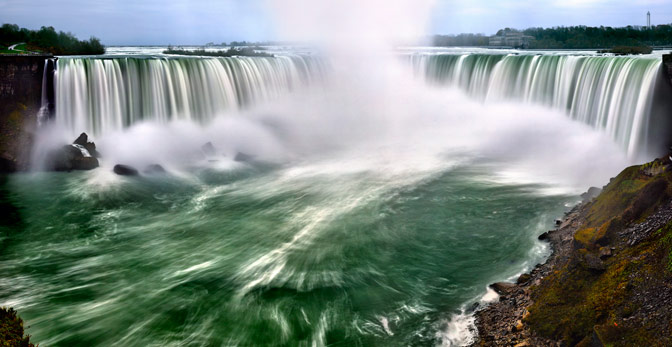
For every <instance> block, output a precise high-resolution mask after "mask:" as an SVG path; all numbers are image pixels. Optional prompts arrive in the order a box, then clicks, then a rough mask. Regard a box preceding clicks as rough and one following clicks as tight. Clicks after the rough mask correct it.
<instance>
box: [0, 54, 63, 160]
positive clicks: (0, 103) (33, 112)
mask: <svg viewBox="0 0 672 347" xmlns="http://www.w3.org/2000/svg"><path fill="white" fill-rule="evenodd" d="M49 58H52V57H51V56H19V55H16V56H9V55H0V173H1V172H14V171H22V170H26V169H28V165H29V159H30V152H31V149H32V143H33V136H34V133H35V129H36V127H37V116H38V113H39V110H40V106H41V104H42V79H43V76H44V69H45V62H46V61H47V59H49ZM48 65H49V66H48V67H47V69H48V70H47V76H48V82H53V68H54V64H53V63H50V64H48ZM47 86H51V88H48V89H51V90H49V95H50V96H51V97H52V100H53V83H47Z"/></svg>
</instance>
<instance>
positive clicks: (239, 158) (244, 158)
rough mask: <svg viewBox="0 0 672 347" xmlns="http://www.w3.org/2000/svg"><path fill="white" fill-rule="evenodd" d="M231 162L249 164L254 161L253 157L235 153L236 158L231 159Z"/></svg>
mask: <svg viewBox="0 0 672 347" xmlns="http://www.w3.org/2000/svg"><path fill="white" fill-rule="evenodd" d="M233 160H235V161H240V162H250V161H252V160H254V156H253V155H249V154H246V153H243V152H238V153H236V156H235V157H234V158H233Z"/></svg>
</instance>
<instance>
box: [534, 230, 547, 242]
mask: <svg viewBox="0 0 672 347" xmlns="http://www.w3.org/2000/svg"><path fill="white" fill-rule="evenodd" d="M548 236H549V234H548V231H547V232H544V233H543V234H541V235H539V237H537V239H539V241H543V240H547V239H548Z"/></svg>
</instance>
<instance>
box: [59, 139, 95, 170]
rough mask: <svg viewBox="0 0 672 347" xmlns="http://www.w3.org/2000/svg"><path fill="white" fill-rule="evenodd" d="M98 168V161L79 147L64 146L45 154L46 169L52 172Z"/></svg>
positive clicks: (77, 145)
mask: <svg viewBox="0 0 672 347" xmlns="http://www.w3.org/2000/svg"><path fill="white" fill-rule="evenodd" d="M97 167H98V159H96V158H95V157H93V156H91V154H90V153H89V152H88V151H87V150H86V149H85V148H84V147H83V146H81V145H79V144H73V145H65V146H63V147H61V148H59V149H56V150H53V151H51V152H49V154H47V159H46V169H47V170H53V171H72V170H91V169H95V168H97Z"/></svg>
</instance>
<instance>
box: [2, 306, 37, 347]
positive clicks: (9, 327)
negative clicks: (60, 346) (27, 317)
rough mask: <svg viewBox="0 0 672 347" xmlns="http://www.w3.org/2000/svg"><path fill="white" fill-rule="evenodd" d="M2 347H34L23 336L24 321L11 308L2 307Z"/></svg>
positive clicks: (28, 339) (27, 338)
mask: <svg viewBox="0 0 672 347" xmlns="http://www.w3.org/2000/svg"><path fill="white" fill-rule="evenodd" d="M0 346H8V347H9V346H12V347H15V346H16V347H34V346H35V345H33V344H32V343H30V336H24V335H23V320H22V319H21V318H20V317H19V316H18V315H17V314H16V311H14V309H11V308H4V307H0Z"/></svg>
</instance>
